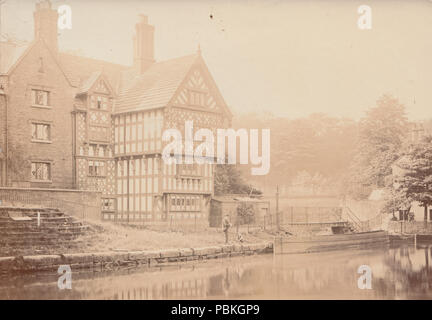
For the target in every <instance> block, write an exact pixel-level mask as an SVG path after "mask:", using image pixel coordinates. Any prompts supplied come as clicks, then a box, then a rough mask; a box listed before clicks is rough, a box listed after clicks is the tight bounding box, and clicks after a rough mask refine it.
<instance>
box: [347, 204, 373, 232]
mask: <svg viewBox="0 0 432 320" xmlns="http://www.w3.org/2000/svg"><path fill="white" fill-rule="evenodd" d="M344 212H345V216H346V217H347V218H348V222H350V223H351V224H352V226H353V227H354V229H355V231H357V232H364V231H367V230H365V228H364V225H363V222H362V221H361V220H360V219H359V217H357V215H356V214H355V213H354V212H352V210H351V209H350V208H349V207H345V211H344Z"/></svg>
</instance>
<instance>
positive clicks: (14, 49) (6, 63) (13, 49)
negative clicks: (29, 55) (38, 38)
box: [0, 41, 29, 74]
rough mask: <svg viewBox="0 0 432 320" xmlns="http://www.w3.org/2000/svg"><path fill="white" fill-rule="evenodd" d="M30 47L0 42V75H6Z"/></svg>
mask: <svg viewBox="0 0 432 320" xmlns="http://www.w3.org/2000/svg"><path fill="white" fill-rule="evenodd" d="M28 47H29V45H28V44H25V45H18V44H15V43H12V42H5V41H1V42H0V74H6V73H8V72H9V70H10V69H11V68H12V67H13V65H14V64H15V63H16V62H17V61H18V60H19V58H20V57H21V56H22V55H23V54H24V52H25V51H26V50H27V48H28Z"/></svg>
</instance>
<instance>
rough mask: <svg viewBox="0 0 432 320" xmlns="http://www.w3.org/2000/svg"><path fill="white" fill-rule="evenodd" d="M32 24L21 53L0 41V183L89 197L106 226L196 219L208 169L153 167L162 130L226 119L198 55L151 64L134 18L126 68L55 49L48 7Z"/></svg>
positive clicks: (202, 217)
mask: <svg viewBox="0 0 432 320" xmlns="http://www.w3.org/2000/svg"><path fill="white" fill-rule="evenodd" d="M34 18H35V39H34V41H33V42H32V43H31V44H30V45H29V46H28V47H26V48H21V47H17V46H16V45H13V44H11V43H1V59H0V60H1V65H0V68H1V69H0V84H1V89H0V119H1V120H0V134H1V135H0V148H1V150H2V151H0V186H14V187H25V188H30V187H37V188H39V187H40V188H63V189H80V190H92V191H99V192H101V193H102V194H103V206H104V212H105V213H104V214H103V218H105V219H110V220H116V221H130V222H140V223H146V222H162V223H164V222H167V221H194V223H196V221H197V220H198V221H201V222H206V221H207V214H208V211H209V200H210V196H211V195H212V193H213V167H212V165H210V164H202V165H194V164H193V165H182V164H172V165H166V164H164V163H163V162H162V160H161V152H162V150H163V147H164V144H165V143H164V142H163V141H162V133H163V131H164V130H165V129H170V128H176V129H179V130H180V132H182V133H183V132H184V131H183V130H184V124H185V121H186V120H193V121H194V130H195V131H196V130H198V129H199V128H208V129H211V130H213V131H215V129H216V128H222V127H226V126H228V125H229V123H230V121H231V113H230V111H229V109H228V108H227V105H226V103H225V102H224V100H223V98H222V96H221V94H220V92H219V91H218V89H217V86H216V84H215V82H214V80H213V78H212V76H211V75H210V73H209V71H208V69H207V67H206V64H205V62H204V60H203V58H202V56H201V53H200V52H198V53H197V54H193V55H190V56H185V57H181V58H177V59H172V60H168V61H163V62H155V60H154V48H153V47H154V44H153V37H154V36H153V34H154V27H153V26H151V25H149V24H148V22H147V17H145V16H142V17H141V20H140V21H139V22H138V23H137V25H136V34H135V38H134V61H133V66H131V67H127V66H122V65H117V64H113V63H108V62H105V61H101V60H95V59H89V58H83V57H80V56H74V55H70V54H66V53H62V52H59V50H58V44H57V19H58V14H57V12H56V11H55V10H53V9H51V4H50V2H49V1H41V2H39V3H38V4H37V7H36V12H35V14H34Z"/></svg>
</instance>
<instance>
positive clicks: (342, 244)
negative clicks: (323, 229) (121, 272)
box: [273, 231, 389, 254]
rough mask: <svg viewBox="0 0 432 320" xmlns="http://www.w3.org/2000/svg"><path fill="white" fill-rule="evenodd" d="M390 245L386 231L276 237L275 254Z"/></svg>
mask: <svg viewBox="0 0 432 320" xmlns="http://www.w3.org/2000/svg"><path fill="white" fill-rule="evenodd" d="M388 243H389V236H388V233H387V232H386V231H373V232H362V233H353V234H337V235H327V236H315V237H312V238H304V239H303V238H284V237H276V238H275V242H274V246H273V248H274V253H275V254H286V253H309V252H320V251H330V250H340V249H347V248H353V249H354V248H369V247H372V246H382V245H387V244H388Z"/></svg>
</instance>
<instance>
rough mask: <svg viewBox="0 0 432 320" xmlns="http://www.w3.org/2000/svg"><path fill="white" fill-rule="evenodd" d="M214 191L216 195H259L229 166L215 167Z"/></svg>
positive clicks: (235, 168)
mask: <svg viewBox="0 0 432 320" xmlns="http://www.w3.org/2000/svg"><path fill="white" fill-rule="evenodd" d="M214 190H215V194H216V195H221V194H255V195H256V194H261V193H262V192H261V191H260V190H257V189H255V188H254V187H253V186H252V185H250V184H247V183H246V182H245V181H244V179H243V177H242V174H241V171H240V170H239V169H238V168H237V167H236V166H235V165H230V164H224V165H221V164H218V165H216V172H215V182H214Z"/></svg>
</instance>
